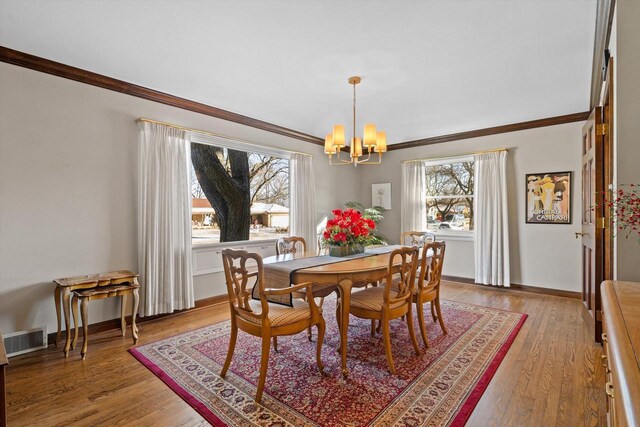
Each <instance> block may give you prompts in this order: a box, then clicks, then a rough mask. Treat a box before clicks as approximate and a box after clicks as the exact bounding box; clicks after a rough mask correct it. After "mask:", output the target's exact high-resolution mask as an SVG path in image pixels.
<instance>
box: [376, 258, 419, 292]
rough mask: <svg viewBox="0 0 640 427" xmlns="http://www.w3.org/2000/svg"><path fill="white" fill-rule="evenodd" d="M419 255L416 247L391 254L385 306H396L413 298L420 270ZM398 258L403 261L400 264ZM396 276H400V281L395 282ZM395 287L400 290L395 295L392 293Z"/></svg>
mask: <svg viewBox="0 0 640 427" xmlns="http://www.w3.org/2000/svg"><path fill="white" fill-rule="evenodd" d="M418 254H419V251H418V248H416V247H410V248H400V249H396V250H394V251H393V252H391V256H390V257H389V267H387V280H386V284H385V291H384V301H385V304H394V303H396V302H398V301H404V300H407V299H410V298H411V297H412V296H413V288H414V286H415V281H416V270H417V269H418ZM398 258H400V260H401V262H400V263H399V264H398ZM394 276H400V277H399V280H395V278H394ZM393 286H395V287H397V290H398V291H397V293H395V295H394V294H393V293H392V292H391V288H392V287H393Z"/></svg>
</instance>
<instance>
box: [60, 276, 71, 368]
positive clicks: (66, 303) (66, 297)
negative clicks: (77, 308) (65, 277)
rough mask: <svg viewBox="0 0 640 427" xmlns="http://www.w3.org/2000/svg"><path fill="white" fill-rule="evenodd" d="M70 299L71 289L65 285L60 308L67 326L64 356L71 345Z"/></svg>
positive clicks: (67, 354) (67, 353) (66, 355)
mask: <svg viewBox="0 0 640 427" xmlns="http://www.w3.org/2000/svg"><path fill="white" fill-rule="evenodd" d="M70 301H71V290H69V288H67V287H65V288H64V289H63V290H62V309H63V311H64V324H65V326H66V327H67V336H66V337H65V341H64V357H68V356H69V347H71V321H70V319H69V317H70V316H69V305H70Z"/></svg>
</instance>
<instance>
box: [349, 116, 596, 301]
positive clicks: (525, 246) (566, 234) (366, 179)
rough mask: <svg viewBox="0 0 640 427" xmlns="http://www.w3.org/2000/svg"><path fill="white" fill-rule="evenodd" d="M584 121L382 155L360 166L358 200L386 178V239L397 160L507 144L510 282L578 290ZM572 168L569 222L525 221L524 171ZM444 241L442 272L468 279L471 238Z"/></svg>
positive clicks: (392, 231) (396, 205) (395, 213)
mask: <svg viewBox="0 0 640 427" xmlns="http://www.w3.org/2000/svg"><path fill="white" fill-rule="evenodd" d="M583 124H584V122H580V123H569V124H564V125H558V126H552V127H545V128H538V129H530V130H525V131H519V132H512V133H505V134H500V135H492V136H486V137H480V138H473V139H467V140H462V141H453V142H447V143H443V144H436V145H431V146H425V147H417V148H409V149H402V150H398V151H391V152H389V153H386V154H385V158H384V159H383V165H382V166H381V167H375V168H374V167H367V168H362V170H361V173H362V177H361V188H360V194H361V195H362V200H361V202H364V203H366V204H368V203H370V202H371V184H373V183H381V182H391V193H392V204H393V209H392V210H391V211H390V212H388V213H387V215H386V217H385V219H384V222H383V224H382V225H381V228H380V231H381V232H382V233H383V234H386V235H387V237H389V238H390V239H391V240H392V241H398V239H399V235H400V192H401V190H402V189H401V188H400V182H401V171H400V164H401V162H402V161H403V160H410V159H418V158H431V157H447V156H451V155H456V154H465V153H470V152H477V151H482V150H489V149H495V148H509V154H508V166H507V179H508V185H507V191H508V193H509V195H508V197H509V200H510V202H511V203H510V206H509V243H510V252H511V282H512V283H518V284H522V285H529V286H538V287H543V288H552V289H561V290H568V291H575V292H578V291H580V274H581V273H580V241H579V240H576V239H575V237H574V232H578V231H580V224H579V222H580V207H581V203H580V197H579V194H580V192H581V182H580V167H581V157H580V141H581V129H582V126H583ZM560 171H573V173H574V175H573V188H572V190H573V198H572V204H573V223H572V224H571V225H544V224H525V196H526V184H525V174H526V173H540V172H560ZM446 240H447V259H446V261H445V263H444V274H446V275H451V276H459V277H466V278H473V277H474V265H473V241H459V240H453V239H446Z"/></svg>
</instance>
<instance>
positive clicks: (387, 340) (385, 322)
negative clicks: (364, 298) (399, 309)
mask: <svg viewBox="0 0 640 427" xmlns="http://www.w3.org/2000/svg"><path fill="white" fill-rule="evenodd" d="M382 338H383V340H384V351H385V353H387V361H388V362H389V372H391V373H392V374H394V375H395V373H396V367H395V365H394V364H393V356H392V355H391V334H390V331H389V319H388V318H387V317H386V316H385V315H383V316H382Z"/></svg>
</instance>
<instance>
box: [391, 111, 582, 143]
mask: <svg viewBox="0 0 640 427" xmlns="http://www.w3.org/2000/svg"><path fill="white" fill-rule="evenodd" d="M589 114H590V112H589V111H584V112H582V113H573V114H565V115H563V116H555V117H547V118H545V119H537V120H530V121H527V122H520V123H512V124H509V125H501V126H494V127H490V128H484V129H476V130H470V131H466V132H458V133H451V134H448V135H440V136H433V137H430V138H423V139H416V140H413V141H407V142H400V143H398V144H390V145H389V146H388V148H387V149H388V150H389V151H393V150H402V149H405V148H414V147H422V146H425V145H433V144H442V143H443V142H450V141H458V140H461V139H469V138H478V137H480V136H488V135H497V134H500V133H507V132H517V131H520V130H527V129H534V128H540V127H545V126H555V125H561V124H564V123H573V122H582V121H585V120H587V119H588V118H589Z"/></svg>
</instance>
